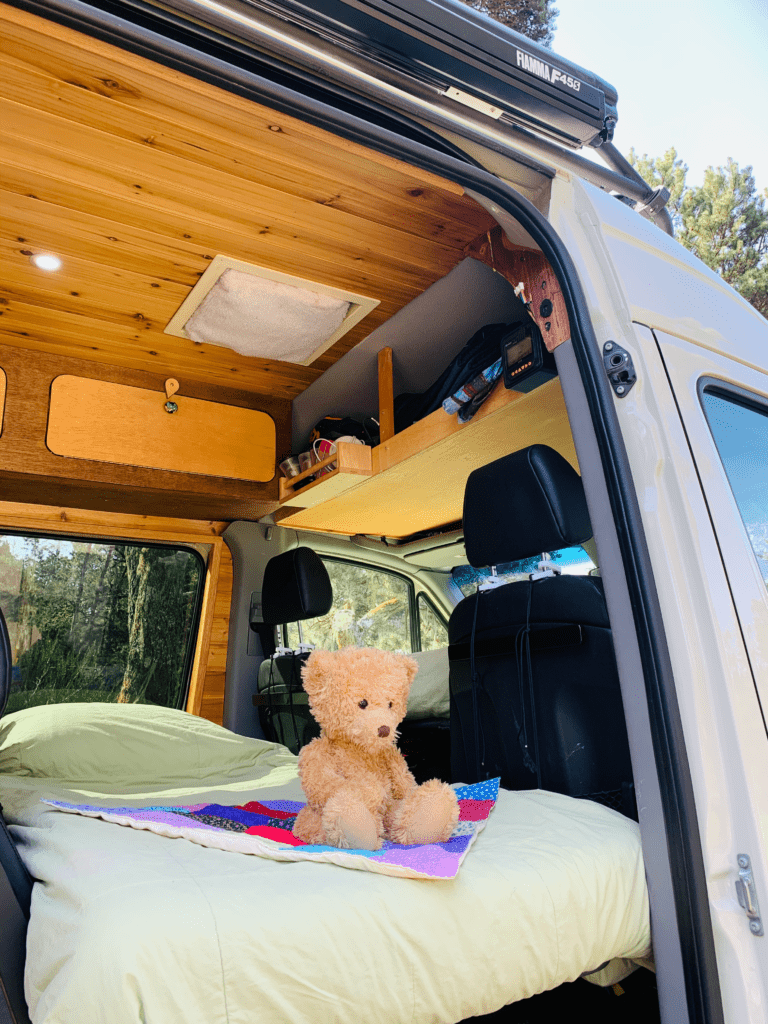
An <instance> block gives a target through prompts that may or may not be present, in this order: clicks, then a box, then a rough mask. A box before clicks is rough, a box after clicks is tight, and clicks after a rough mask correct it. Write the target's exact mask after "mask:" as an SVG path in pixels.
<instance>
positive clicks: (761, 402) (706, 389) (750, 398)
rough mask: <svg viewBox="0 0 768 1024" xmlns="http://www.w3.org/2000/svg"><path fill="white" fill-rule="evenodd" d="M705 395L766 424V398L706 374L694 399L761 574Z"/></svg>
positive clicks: (767, 408) (698, 381)
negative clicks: (745, 411)
mask: <svg viewBox="0 0 768 1024" xmlns="http://www.w3.org/2000/svg"><path fill="white" fill-rule="evenodd" d="M707 394H711V395H713V396H714V397H715V398H720V399H722V400H723V401H725V402H732V403H733V404H734V405H738V406H740V407H741V408H743V409H749V410H750V411H751V412H756V413H758V414H759V415H761V416H765V418H766V422H768V398H766V397H765V396H764V395H759V394H756V393H755V392H754V391H750V390H749V389H748V388H745V387H742V386H741V385H739V384H734V383H733V382H731V381H727V380H723V379H721V378H719V377H712V376H710V375H708V374H707V375H705V376H702V377H699V379H698V380H697V381H696V397H697V398H698V401H699V407H700V409H701V414H702V416H703V418H704V423H705V424H706V427H707V432H708V434H709V439H710V441H711V442H712V446H713V448H714V450H715V452H716V453H717V459H718V465H719V467H720V469H721V471H722V473H723V477H724V479H725V482H726V484H727V486H728V490H729V491H730V493H731V496H732V497H733V503H734V505H735V507H736V511H737V513H738V516H739V521H740V523H741V527H742V529H743V530H744V533H745V535H746V537H747V541H748V543H749V549H750V551H751V552H752V558H753V559H754V562H755V565H756V567H757V570H758V572H761V570H760V567H759V565H758V561H757V553H756V552H755V549H754V547H753V545H752V540H751V538H750V537H749V532H748V531H747V524H746V522H745V520H744V516H743V515H742V513H741V508H740V507H739V500H738V498H737V496H736V491H735V490H734V487H733V483H732V482H731V477H730V474H729V473H728V469H727V467H726V465H725V460H724V458H723V455H722V452H721V451H720V446H719V444H718V442H717V438H716V436H715V432H714V430H713V428H712V422H711V420H710V417H709V415H708V413H707V407H706V405H705V402H704V399H705V396H706V395H707ZM716 532H717V531H716ZM761 575H762V573H761ZM766 586H768V581H766Z"/></svg>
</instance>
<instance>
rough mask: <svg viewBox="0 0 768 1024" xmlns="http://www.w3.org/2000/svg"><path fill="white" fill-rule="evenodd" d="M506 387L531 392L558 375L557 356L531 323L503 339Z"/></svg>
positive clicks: (502, 358) (521, 325)
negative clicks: (548, 347) (549, 349)
mask: <svg viewBox="0 0 768 1024" xmlns="http://www.w3.org/2000/svg"><path fill="white" fill-rule="evenodd" d="M501 360H502V366H503V367H504V387H505V388H509V389H511V390H512V391H522V392H526V393H527V392H528V391H533V389H534V388H538V387H541V385H542V384H546V382H547V381H548V380H552V378H553V377H556V376H557V367H556V366H555V357H554V355H553V354H552V352H550V351H548V349H547V346H546V345H545V344H544V339H543V338H542V336H541V331H540V330H539V328H538V327H537V326H536V324H535V323H534V322H533V321H532V320H531V321H529V322H528V323H524V324H518V325H517V326H516V327H514V328H513V329H512V330H511V331H510V332H509V333H508V334H505V335H504V337H503V338H502V339H501Z"/></svg>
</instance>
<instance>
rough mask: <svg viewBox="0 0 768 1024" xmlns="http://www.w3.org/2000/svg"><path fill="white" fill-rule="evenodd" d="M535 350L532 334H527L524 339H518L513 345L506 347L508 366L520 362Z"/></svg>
mask: <svg viewBox="0 0 768 1024" xmlns="http://www.w3.org/2000/svg"><path fill="white" fill-rule="evenodd" d="M532 352H533V340H532V338H531V336H530V334H528V335H526V337H524V338H523V339H522V341H517V342H515V343H514V344H512V345H508V346H507V348H506V363H507V366H509V367H512V366H514V365H515V363H519V362H520V360H521V359H524V358H525V356H529V355H531V353H532Z"/></svg>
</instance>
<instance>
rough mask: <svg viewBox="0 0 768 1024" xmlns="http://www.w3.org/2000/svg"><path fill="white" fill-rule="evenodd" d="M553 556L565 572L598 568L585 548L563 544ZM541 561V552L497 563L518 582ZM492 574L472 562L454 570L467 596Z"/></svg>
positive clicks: (579, 572) (584, 573)
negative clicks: (532, 555) (516, 559)
mask: <svg viewBox="0 0 768 1024" xmlns="http://www.w3.org/2000/svg"><path fill="white" fill-rule="evenodd" d="M549 560H550V561H551V562H554V563H555V565H556V567H557V568H558V569H560V571H561V572H563V573H565V574H570V575H576V576H588V575H589V574H590V572H591V571H592V570H593V569H595V568H596V566H595V563H594V562H593V561H592V559H591V558H590V557H589V555H588V554H587V553H586V551H585V550H584V548H582V547H575V548H562V549H561V550H560V551H551V552H550V553H549ZM540 561H541V555H535V556H534V557H533V558H524V559H522V560H521V561H519V562H502V563H501V564H499V565H497V566H496V574H497V576H500V577H501V578H502V579H503V581H504V582H505V583H515V582H516V581H517V580H524V579H527V578H528V576H529V575H530V574H531V573H532V572H536V567H537V566H538V564H539V562H540ZM490 575H491V570H490V569H475V568H474V566H471V565H457V566H455V567H454V568H453V570H452V571H451V576H452V578H453V582H454V583H455V584H456V586H457V587H458V588H459V589H460V590H461V593H462V594H463V596H464V597H468V596H469V595H470V594H474V593H475V591H476V590H477V588H478V586H479V585H480V584H481V583H482V582H483V581H484V580H486V579H488V577H489V576H490Z"/></svg>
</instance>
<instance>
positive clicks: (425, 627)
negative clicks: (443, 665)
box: [418, 594, 448, 651]
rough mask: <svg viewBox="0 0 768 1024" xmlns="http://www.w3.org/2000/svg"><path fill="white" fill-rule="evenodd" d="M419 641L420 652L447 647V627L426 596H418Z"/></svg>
mask: <svg viewBox="0 0 768 1024" xmlns="http://www.w3.org/2000/svg"><path fill="white" fill-rule="evenodd" d="M418 611H419V639H420V640H421V650H422V651H434V650H437V649H438V648H439V647H447V646H448V626H447V625H446V623H445V620H444V619H443V618H442V617H441V615H440V614H439V613H438V611H437V609H436V608H435V606H434V605H433V604H432V602H431V601H430V600H429V598H428V597H427V596H426V594H419V600H418Z"/></svg>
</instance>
